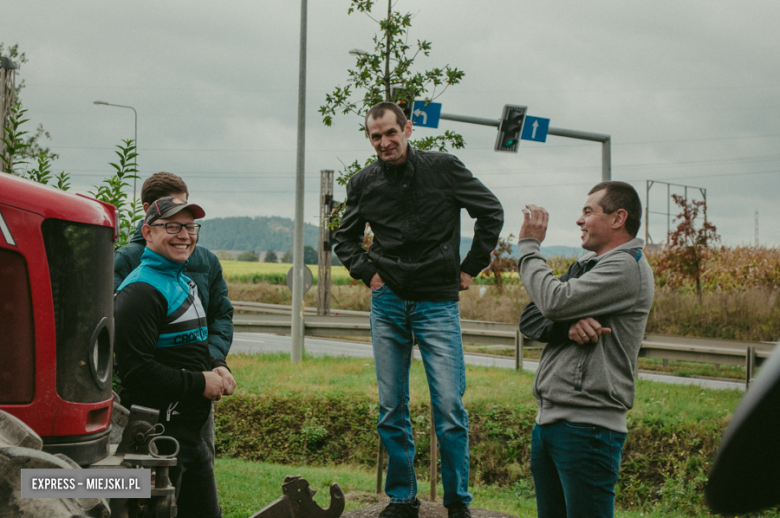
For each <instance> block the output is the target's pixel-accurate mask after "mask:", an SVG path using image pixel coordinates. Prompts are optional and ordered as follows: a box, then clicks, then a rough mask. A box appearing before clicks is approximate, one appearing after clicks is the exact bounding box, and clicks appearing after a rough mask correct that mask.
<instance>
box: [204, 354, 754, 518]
mask: <svg viewBox="0 0 780 518" xmlns="http://www.w3.org/2000/svg"><path fill="white" fill-rule="evenodd" d="M231 367H232V369H233V372H234V374H235V376H236V380H237V382H238V386H239V390H238V391H237V393H236V394H235V395H234V396H232V397H229V398H225V400H224V401H223V402H222V403H220V404H219V405H218V406H217V412H216V418H215V419H216V423H217V438H216V447H217V453H218V456H219V457H220V459H219V461H218V463H217V476H218V482H219V485H220V493H221V495H222V496H223V499H224V498H226V497H227V495H230V502H229V504H225V505H226V509H225V511H226V516H232V517H239V516H247V515H248V514H250V511H257V510H259V509H260V508H261V507H262V505H266V504H268V503H270V502H271V501H272V500H274V499H275V498H277V497H278V496H279V484H280V483H281V479H282V477H283V475H285V474H293V472H294V473H298V472H302V473H303V474H304V475H306V476H307V477H308V479H309V481H310V483H312V485H314V487H315V489H317V490H318V491H319V498H318V501H319V502H320V504H321V505H326V504H327V490H326V487H327V484H328V483H329V482H331V481H337V482H339V483H342V484H343V486H344V488H345V490H347V491H362V492H372V491H373V488H374V486H375V482H374V481H375V478H374V474H373V473H374V472H373V469H374V468H375V466H376V464H375V463H376V445H377V441H378V438H377V435H376V429H375V426H376V417H377V415H376V413H377V389H376V378H375V374H374V364H373V360H371V359H365V358H342V357H309V356H304V361H303V363H300V364H292V363H290V360H289V355H284V354H280V355H274V354H270V355H258V356H241V355H239V356H236V357H235V358H234V359H233V360H232V361H231ZM532 379H533V375H532V374H530V373H525V372H520V373H518V372H515V371H511V370H504V369H491V368H484V367H474V366H468V367H467V380H468V381H467V383H468V388H467V390H466V393H465V395H464V404H465V405H466V408H467V409H468V412H469V421H470V433H469V435H470V441H471V446H470V450H471V483H470V488H471V489H472V490H473V491H474V494H475V502H474V505H475V506H478V507H485V508H490V509H494V510H497V511H503V512H507V513H511V514H516V515H518V516H534V515H535V504H534V492H533V482H532V479H531V476H530V470H529V450H530V444H529V443H530V430H531V428H532V427H533V418H534V415H535V412H536V402H535V401H534V400H533V397H532V395H531V383H532ZM410 394H411V403H410V411H411V419H412V423H413V426H414V428H415V438H416V439H415V441H416V443H417V452H416V455H415V463H416V465H417V466H418V471H417V475H418V479H419V482H420V484H419V485H420V492H421V493H422V494H425V493H426V492H427V487H428V486H427V483H428V482H429V479H428V470H427V466H428V465H429V445H430V443H429V438H430V435H429V427H428V426H429V425H428V420H429V405H428V399H429V393H428V389H427V384H426V382H425V374H424V370H423V368H422V364H421V363H420V362H419V361H414V362H413V364H412V370H411V386H410ZM741 395H742V394H741V392H738V391H729V390H726V391H716V390H706V389H701V388H697V387H691V386H682V385H668V384H662V383H654V382H651V381H642V380H640V381H638V382H637V394H636V402H635V406H634V409H633V410H631V411H630V412H629V414H628V419H629V425H628V426H629V430H630V431H629V436H628V439H627V441H626V445H625V449H624V454H623V461H622V468H621V475H620V479H619V481H618V488H617V506H618V509H619V514H618V515H619V516H640V515H641V514H642V513H644V514H645V515H646V513H652V514H658V515H663V516H669V515H672V516H691V515H696V516H704V515H706V512H707V511H706V507H705V504H704V501H703V488H704V485H705V482H706V478H707V472H708V470H709V466H710V463H711V461H712V457H713V455H714V453H715V451H716V448H717V444H718V443H719V441H720V437H721V435H722V433H723V430H724V427H725V426H726V424H727V423H728V421H729V419H730V417H731V414H732V412H733V410H734V408H735V407H736V405H737V403H738V401H739V399H740V397H741ZM257 476H262V477H263V478H264V480H263V481H262V484H260V483H259V482H257V481H256V480H257V479H256V477H257ZM269 479H270V480H269ZM257 486H261V487H262V491H261V490H260V488H259V487H257ZM438 494H439V495H441V490H439V492H438ZM250 501H251V502H250ZM259 504H262V505H260V506H259V507H258V505H259ZM349 505H350V506H351V507H359V506H361V504H360V503H359V502H358V503H355V502H352V503H350V504H349ZM362 505H364V506H367V505H370V503H367V504H362Z"/></svg>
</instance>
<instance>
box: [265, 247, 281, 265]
mask: <svg viewBox="0 0 780 518" xmlns="http://www.w3.org/2000/svg"><path fill="white" fill-rule="evenodd" d="M263 262H265V263H278V262H279V257H278V256H277V255H276V252H274V251H273V250H268V251H267V252H266V253H265V258H263Z"/></svg>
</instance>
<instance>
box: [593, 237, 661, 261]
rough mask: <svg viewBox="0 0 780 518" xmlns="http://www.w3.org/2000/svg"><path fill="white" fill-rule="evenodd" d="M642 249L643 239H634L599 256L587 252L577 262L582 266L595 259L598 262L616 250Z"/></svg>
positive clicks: (643, 245)
mask: <svg viewBox="0 0 780 518" xmlns="http://www.w3.org/2000/svg"><path fill="white" fill-rule="evenodd" d="M644 247H645V240H644V239H639V238H638V237H635V238H634V239H632V240H631V241H627V242H625V243H623V244H622V245H618V246H616V247H615V248H611V249H609V250H607V251H606V252H604V253H603V254H601V255H596V252H588V253H586V254H584V255H583V256H582V257H580V260H579V262H580V263H582V264H583V265H584V264H586V263H587V262H589V261H590V260H591V259H596V260H597V261H598V260H601V259H602V258H603V257H604V256H606V255H607V254H611V253H612V252H616V251H618V250H625V249H627V248H639V249H640V250H642V249H644Z"/></svg>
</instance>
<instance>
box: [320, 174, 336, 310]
mask: <svg viewBox="0 0 780 518" xmlns="http://www.w3.org/2000/svg"><path fill="white" fill-rule="evenodd" d="M332 206H333V170H327V169H323V170H322V171H320V241H319V246H318V247H317V314H318V315H327V314H329V313H330V279H331V277H330V269H331V265H330V263H331V247H332V243H331V241H330V236H331V231H330V227H329V223H330V214H331V210H332Z"/></svg>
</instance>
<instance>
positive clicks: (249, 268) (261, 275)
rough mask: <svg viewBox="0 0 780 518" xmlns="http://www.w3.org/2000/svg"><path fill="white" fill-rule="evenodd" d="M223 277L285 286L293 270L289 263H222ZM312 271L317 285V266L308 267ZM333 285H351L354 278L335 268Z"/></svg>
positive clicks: (333, 269) (344, 270)
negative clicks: (288, 274) (288, 275)
mask: <svg viewBox="0 0 780 518" xmlns="http://www.w3.org/2000/svg"><path fill="white" fill-rule="evenodd" d="M221 264H222V275H223V276H224V277H225V280H226V281H227V282H245V283H250V284H257V283H259V282H268V283H271V284H284V283H285V280H286V278H287V272H288V271H289V270H290V268H292V264H289V263H260V262H249V261H222V262H221ZM306 266H307V267H308V268H309V270H311V274H312V277H313V278H314V284H317V265H316V264H308V265H306ZM330 275H331V279H332V282H333V284H335V285H337V286H340V285H344V284H349V283H350V280H352V277H350V276H349V272H348V271H347V269H346V268H344V267H343V266H333V267H332V269H331V274H330Z"/></svg>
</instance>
